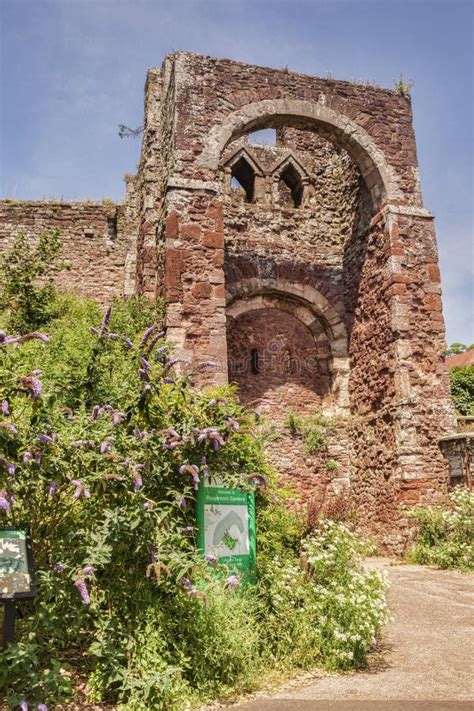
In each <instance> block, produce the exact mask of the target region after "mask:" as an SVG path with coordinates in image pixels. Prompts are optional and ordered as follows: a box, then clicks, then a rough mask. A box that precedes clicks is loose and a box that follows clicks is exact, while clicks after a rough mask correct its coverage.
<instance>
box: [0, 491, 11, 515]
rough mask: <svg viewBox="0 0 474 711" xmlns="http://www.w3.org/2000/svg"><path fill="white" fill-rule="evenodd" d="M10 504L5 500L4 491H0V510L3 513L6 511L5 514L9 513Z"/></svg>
mask: <svg viewBox="0 0 474 711" xmlns="http://www.w3.org/2000/svg"><path fill="white" fill-rule="evenodd" d="M10 508H11V506H10V502H9V501H8V499H7V494H6V492H5V491H0V509H3V511H6V512H7V513H10Z"/></svg>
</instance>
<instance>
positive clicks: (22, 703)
mask: <svg viewBox="0 0 474 711" xmlns="http://www.w3.org/2000/svg"><path fill="white" fill-rule="evenodd" d="M19 709H20V711H28V704H27V703H26V701H20V703H19Z"/></svg>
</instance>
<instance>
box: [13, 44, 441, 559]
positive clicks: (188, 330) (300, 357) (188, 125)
mask: <svg viewBox="0 0 474 711" xmlns="http://www.w3.org/2000/svg"><path fill="white" fill-rule="evenodd" d="M261 128H273V129H275V131H276V142H275V145H268V146H262V145H254V144H253V143H252V137H251V135H250V134H251V133H252V132H253V131H255V130H257V129H261ZM239 183H240V187H239ZM55 209H56V207H55V206H51V205H47V204H45V203H19V204H13V203H4V204H3V206H2V210H3V212H2V213H1V214H0V244H2V239H3V245H5V243H6V241H7V240H8V239H9V238H10V236H11V234H12V232H13V231H14V230H16V229H18V228H19V227H23V228H24V229H27V231H28V232H29V233H31V234H34V233H35V232H37V231H38V228H43V227H50V226H53V225H55V224H59V226H60V227H61V228H62V230H63V237H65V253H66V255H67V256H68V257H69V258H70V259H71V261H72V263H73V269H72V272H71V273H70V275H68V281H67V285H68V286H70V287H72V288H76V289H77V290H78V291H80V292H81V293H84V294H87V295H91V296H95V297H98V298H100V299H101V300H103V301H106V300H108V299H110V298H111V296H113V295H114V294H122V293H131V292H132V291H135V292H136V293H140V294H145V295H147V296H149V297H150V298H155V297H156V296H164V297H165V299H166V302H167V327H168V336H169V337H170V338H171V339H172V340H173V341H174V342H175V344H176V348H177V355H178V357H179V358H180V359H182V360H183V361H184V362H185V363H188V364H189V365H192V366H194V367H196V366H199V365H200V364H201V363H202V362H203V361H207V360H213V361H216V362H217V367H216V368H215V369H214V370H210V369H202V368H199V367H198V368H197V373H198V374H199V375H198V376H197V377H199V379H200V381H201V382H207V381H210V382H214V383H225V382H227V381H228V380H230V381H231V382H236V383H237V384H238V386H239V388H240V395H241V398H242V399H243V400H244V401H246V402H252V404H253V406H254V407H256V408H257V409H258V410H260V411H261V412H262V414H266V415H267V416H269V420H270V421H271V422H272V424H273V426H274V427H275V428H276V435H277V436H276V437H275V438H274V440H273V442H272V443H271V445H269V456H270V458H271V460H272V461H273V463H274V464H275V466H276V467H277V469H279V470H280V471H281V472H282V474H283V475H284V476H285V477H286V478H287V479H289V480H291V481H292V482H293V483H294V484H295V488H296V490H297V491H298V494H299V496H300V497H301V498H302V499H304V500H306V501H311V502H313V503H312V504H311V505H313V504H314V506H315V507H316V508H324V506H325V505H326V503H327V502H328V501H330V500H332V499H334V497H335V498H337V497H341V496H342V497H347V496H349V495H350V497H351V502H352V503H351V505H352V506H354V507H355V509H356V511H357V512H358V516H359V520H360V521H361V522H362V523H364V525H366V526H367V527H368V528H371V529H372V530H373V531H375V532H376V533H377V534H378V535H379V536H380V537H381V538H382V539H383V540H384V541H385V542H386V544H387V545H389V546H390V547H392V548H397V547H398V548H400V547H402V546H403V545H404V541H406V539H407V536H409V532H408V527H407V526H406V525H405V522H403V521H402V520H401V519H400V504H406V505H412V504H414V503H418V502H421V501H436V500H437V499H439V497H441V496H443V494H444V492H445V491H446V489H447V484H448V478H447V465H446V461H445V459H444V458H443V456H442V453H441V451H440V448H439V446H438V440H439V438H440V437H442V436H443V435H447V434H449V433H450V432H454V431H455V419H454V413H453V409H452V405H451V402H450V397H449V383H448V377H447V373H446V369H445V364H444V357H443V352H444V349H445V344H444V323H443V316H442V310H441V308H442V306H441V298H440V293H441V290H440V283H439V280H440V275H439V268H438V257H437V251H436V239H435V234H434V229H433V222H432V217H431V215H430V214H429V213H428V212H427V211H426V210H425V209H424V208H423V206H422V199H421V192H420V188H419V183H418V168H417V159H416V148H415V138H414V134H413V128H412V116H411V106H410V101H409V99H407V98H406V97H404V96H402V95H400V94H399V93H397V92H395V91H391V90H388V89H381V88H377V87H373V86H365V85H360V84H351V83H349V82H343V81H334V80H332V79H322V78H318V77H310V76H306V75H300V74H295V73H292V72H287V71H281V70H274V69H268V68H263V67H255V66H252V65H247V64H242V63H239V62H233V61H230V60H220V59H215V58H213V57H207V56H202V55H195V54H189V53H184V52H178V53H175V54H172V55H169V56H168V57H167V58H166V59H165V61H164V63H163V66H162V67H161V69H156V68H154V69H151V70H150V71H149V72H148V77H147V83H146V88H145V120H144V135H143V143H142V152H141V158H140V164H139V169H138V173H137V176H136V178H128V191H127V198H126V200H125V204H124V206H123V207H118V208H116V207H115V206H110V207H109V208H107V209H108V210H109V212H110V214H109V212H107V210H106V209H105V208H104V207H102V206H89V205H86V204H85V203H82V204H81V203H75V204H69V205H63V206H57V209H58V211H59V212H60V213H61V214H59V212H58V214H57V215H56V213H55ZM114 220H116V224H117V228H116V230H115V231H114V225H115V222H114ZM113 235H115V237H114V236H113ZM185 367H187V366H185ZM317 408H321V409H322V410H323V411H324V413H325V414H326V415H329V416H330V415H343V416H344V417H345V418H346V420H345V423H346V424H345V426H344V430H342V429H339V430H336V431H335V433H334V432H333V433H332V434H331V436H330V437H329V438H328V441H327V445H326V447H325V448H324V450H323V451H321V452H319V453H318V456H308V455H307V454H306V453H305V451H304V446H303V443H302V441H301V440H300V439H298V438H294V437H293V438H292V437H290V436H289V433H288V430H287V429H285V426H284V421H285V417H286V415H287V414H288V412H289V411H290V410H294V411H295V412H296V413H298V414H300V415H308V414H312V413H314V411H315V410H316V409H317ZM328 460H332V462H333V464H332V465H331V467H332V468H331V467H329V468H328V466H327V461H328ZM334 463H335V464H334ZM349 482H350V494H349V491H348V489H349ZM325 502H326V503H325Z"/></svg>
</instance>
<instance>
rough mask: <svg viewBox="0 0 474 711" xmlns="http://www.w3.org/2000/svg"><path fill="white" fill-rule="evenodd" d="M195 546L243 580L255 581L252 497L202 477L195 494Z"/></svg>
mask: <svg viewBox="0 0 474 711" xmlns="http://www.w3.org/2000/svg"><path fill="white" fill-rule="evenodd" d="M197 525H198V531H199V533H198V547H199V550H200V552H201V553H202V555H203V556H206V555H213V556H215V557H216V558H217V560H218V561H219V563H223V564H225V565H226V566H227V567H228V569H229V571H230V572H231V573H234V574H241V575H242V579H243V580H247V581H249V582H255V580H256V573H257V569H256V540H255V496H254V493H253V491H244V490H243V489H231V488H229V487H226V486H223V485H222V484H221V483H220V482H217V481H216V480H215V479H214V480H213V479H204V478H201V481H200V484H199V489H198V494H197Z"/></svg>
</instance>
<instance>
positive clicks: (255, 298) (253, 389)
mask: <svg viewBox="0 0 474 711" xmlns="http://www.w3.org/2000/svg"><path fill="white" fill-rule="evenodd" d="M226 316H227V353H228V369H229V380H230V381H231V382H232V381H234V382H237V384H238V385H239V387H240V390H241V393H242V395H243V398H244V399H247V400H248V399H259V398H264V399H267V400H268V397H269V394H270V396H271V399H273V401H275V398H276V399H277V400H278V403H275V402H273V406H274V408H275V407H276V408H277V409H278V408H279V407H280V406H283V407H285V406H293V405H296V401H298V403H297V404H298V406H301V403H302V402H306V404H307V406H308V408H309V409H311V408H312V409H314V408H317V407H323V408H324V409H325V410H326V411H328V412H333V413H335V412H340V413H343V412H347V410H348V405H349V402H348V378H349V359H348V355H347V335H346V329H345V326H344V323H343V322H342V320H341V318H340V317H339V316H338V314H337V312H336V311H335V309H334V308H332V307H331V306H330V304H329V303H328V302H327V300H326V299H325V298H324V297H323V296H322V295H321V294H320V293H319V292H318V291H317V290H316V289H314V288H313V287H310V286H307V285H304V286H303V285H301V284H298V283H293V282H289V281H286V280H283V279H271V280H265V279H259V280H258V281H257V280H254V279H242V280H241V281H239V282H238V283H233V284H229V285H228V292H227V309H226ZM255 353H256V354H257V357H258V358H259V359H260V361H259V363H260V367H259V368H258V367H256V365H255V362H252V358H253V354H255ZM285 360H286V361H287V362H286V364H285ZM285 369H286V370H285Z"/></svg>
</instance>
